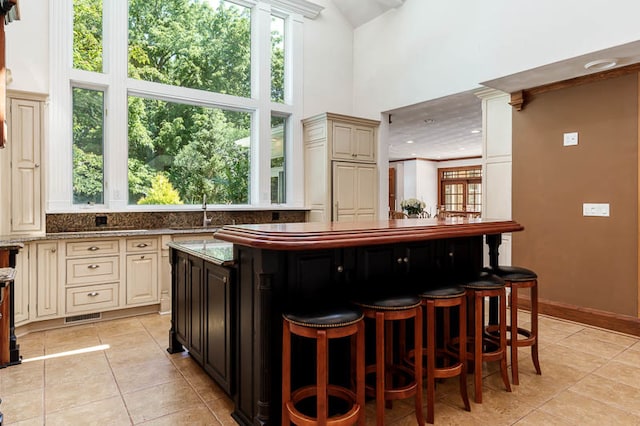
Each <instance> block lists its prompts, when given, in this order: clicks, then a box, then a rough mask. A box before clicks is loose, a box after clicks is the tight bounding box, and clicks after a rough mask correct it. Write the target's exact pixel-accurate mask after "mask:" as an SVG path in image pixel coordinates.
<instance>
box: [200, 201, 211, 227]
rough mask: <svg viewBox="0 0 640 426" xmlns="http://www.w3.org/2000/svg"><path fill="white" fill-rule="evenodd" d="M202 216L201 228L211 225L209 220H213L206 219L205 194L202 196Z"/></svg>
mask: <svg viewBox="0 0 640 426" xmlns="http://www.w3.org/2000/svg"><path fill="white" fill-rule="evenodd" d="M202 214H203V217H202V226H203V227H205V228H206V227H207V226H209V225H211V220H212V219H213V218H211V217H207V194H204V195H203V196H202Z"/></svg>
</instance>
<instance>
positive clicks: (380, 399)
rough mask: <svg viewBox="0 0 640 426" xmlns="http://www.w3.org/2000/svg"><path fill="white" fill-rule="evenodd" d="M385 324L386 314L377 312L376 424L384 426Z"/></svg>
mask: <svg viewBox="0 0 640 426" xmlns="http://www.w3.org/2000/svg"><path fill="white" fill-rule="evenodd" d="M384 335H385V324H384V313H383V312H376V424H377V425H378V426H383V425H384V407H385V399H384V391H385V371H384V370H385V368H384V367H385V362H386V361H385V356H384V355H385V347H386V343H385V340H384Z"/></svg>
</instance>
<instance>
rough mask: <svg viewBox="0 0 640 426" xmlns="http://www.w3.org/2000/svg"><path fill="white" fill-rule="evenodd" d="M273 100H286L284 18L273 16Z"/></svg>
mask: <svg viewBox="0 0 640 426" xmlns="http://www.w3.org/2000/svg"><path fill="white" fill-rule="evenodd" d="M271 100H272V101H273V102H284V19H282V18H279V17H277V16H272V17H271Z"/></svg>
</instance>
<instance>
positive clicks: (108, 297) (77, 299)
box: [66, 283, 118, 313]
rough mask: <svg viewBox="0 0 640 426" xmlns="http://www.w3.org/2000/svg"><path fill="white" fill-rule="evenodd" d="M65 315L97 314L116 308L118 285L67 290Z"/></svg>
mask: <svg viewBox="0 0 640 426" xmlns="http://www.w3.org/2000/svg"><path fill="white" fill-rule="evenodd" d="M66 293H67V309H66V312H67V313H76V312H87V311H91V312H98V311H102V310H104V309H108V308H116V307H117V306H118V283H112V284H101V285H90V286H83V287H73V288H68V289H67V292H66Z"/></svg>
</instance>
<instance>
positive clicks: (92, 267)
mask: <svg viewBox="0 0 640 426" xmlns="http://www.w3.org/2000/svg"><path fill="white" fill-rule="evenodd" d="M99 267H100V265H96V264H95V263H94V264H91V265H89V266H87V268H89V269H98V268H99Z"/></svg>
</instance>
